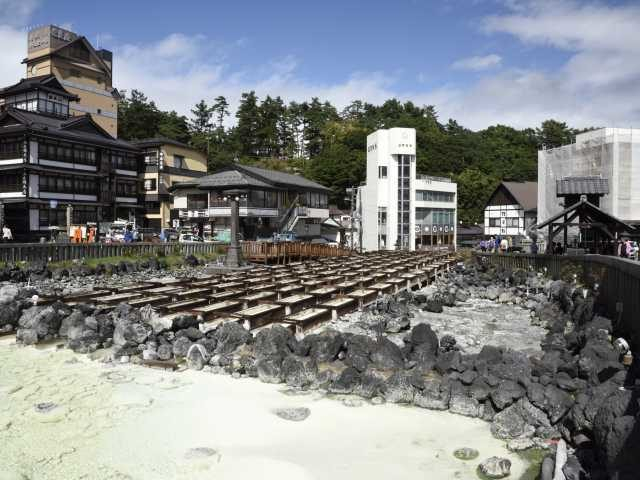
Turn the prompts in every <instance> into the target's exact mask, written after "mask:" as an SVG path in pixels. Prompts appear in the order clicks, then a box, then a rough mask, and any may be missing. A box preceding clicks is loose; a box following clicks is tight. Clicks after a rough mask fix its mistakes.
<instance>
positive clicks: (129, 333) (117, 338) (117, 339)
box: [113, 322, 186, 356]
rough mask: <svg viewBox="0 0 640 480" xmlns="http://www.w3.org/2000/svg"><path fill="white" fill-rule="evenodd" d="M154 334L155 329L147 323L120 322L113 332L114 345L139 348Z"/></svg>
mask: <svg viewBox="0 0 640 480" xmlns="http://www.w3.org/2000/svg"><path fill="white" fill-rule="evenodd" d="M152 333H153V329H152V328H151V326H150V325H148V324H146V323H138V322H136V323H126V322H118V323H117V324H116V327H115V330H114V332H113V344H114V345H116V346H118V347H132V346H137V345H140V344H142V343H144V342H145V341H146V340H147V338H149V336H150V335H151V334H152ZM185 354H186V352H185ZM183 356H184V355H183Z"/></svg>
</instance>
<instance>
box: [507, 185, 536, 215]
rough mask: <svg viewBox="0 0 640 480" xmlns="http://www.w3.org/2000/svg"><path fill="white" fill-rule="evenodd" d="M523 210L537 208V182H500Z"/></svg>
mask: <svg viewBox="0 0 640 480" xmlns="http://www.w3.org/2000/svg"><path fill="white" fill-rule="evenodd" d="M502 185H504V187H505V188H506V189H507V190H508V191H509V193H511V195H513V198H515V199H516V201H517V202H518V204H519V205H520V206H521V207H522V208H523V209H524V210H536V209H537V208H538V182H502Z"/></svg>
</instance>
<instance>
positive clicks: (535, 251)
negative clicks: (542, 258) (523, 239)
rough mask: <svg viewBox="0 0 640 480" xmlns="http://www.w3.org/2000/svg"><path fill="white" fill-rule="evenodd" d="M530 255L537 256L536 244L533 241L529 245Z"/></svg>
mask: <svg viewBox="0 0 640 480" xmlns="http://www.w3.org/2000/svg"><path fill="white" fill-rule="evenodd" d="M531 254H532V255H537V254H538V242H536V241H535V240H534V241H533V242H532V243H531Z"/></svg>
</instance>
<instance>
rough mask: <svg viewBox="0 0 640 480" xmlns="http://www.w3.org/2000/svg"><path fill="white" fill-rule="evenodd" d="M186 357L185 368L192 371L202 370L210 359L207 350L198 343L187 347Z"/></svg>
mask: <svg viewBox="0 0 640 480" xmlns="http://www.w3.org/2000/svg"><path fill="white" fill-rule="evenodd" d="M174 347H175V344H174ZM186 357H187V366H188V367H189V368H190V369H192V370H202V369H203V368H204V366H205V365H206V364H207V363H209V359H210V358H211V356H210V355H209V352H207V349H206V348H205V347H204V346H202V345H200V344H199V343H194V344H192V345H191V346H190V347H189V350H188V351H187V355H186Z"/></svg>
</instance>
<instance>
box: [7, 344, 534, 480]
mask: <svg viewBox="0 0 640 480" xmlns="http://www.w3.org/2000/svg"><path fill="white" fill-rule="evenodd" d="M282 391H283V386H279V385H268V384H263V383H260V382H259V381H257V380H252V379H246V380H234V379H232V378H230V377H227V376H218V375H211V374H209V373H204V372H193V371H187V372H180V373H171V372H164V371H158V370H152V369H149V368H143V367H138V366H133V365H116V366H115V367H114V366H107V365H105V364H102V363H100V362H96V361H91V360H89V359H88V358H87V357H85V356H81V355H75V354H73V353H71V352H69V351H64V350H55V349H54V348H52V347H50V348H47V349H36V348H32V347H25V348H22V347H17V346H15V345H12V344H10V343H9V341H8V340H3V341H0V466H1V467H0V480H8V479H11V480H17V479H20V480H24V479H29V480H44V479H46V480H57V479H60V480H81V479H82V480H89V479H91V480H93V479H100V480H101V479H108V480H125V479H132V480H134V479H135V480H137V479H189V480H194V479H195V480H197V479H225V478H233V479H243V478H253V479H260V480H264V479H278V480H287V479H295V480H309V479H318V480H321V479H322V480H323V479H339V478H345V479H346V478H349V479H359V478H362V479H367V480H374V479H389V478H398V479H400V478H431V479H437V480H448V479H462V480H464V479H473V480H475V479H476V478H477V476H476V474H475V470H476V467H477V464H478V462H480V461H481V460H483V459H485V458H487V457H490V456H493V455H500V456H505V457H508V458H510V459H511V461H512V463H513V468H512V478H518V477H519V476H520V475H522V473H523V472H524V471H525V469H526V464H525V463H524V462H523V460H522V459H520V458H519V457H518V456H517V455H515V454H511V453H510V452H508V451H507V450H506V449H505V448H504V444H503V443H502V442H500V441H498V440H495V439H493V438H492V437H491V435H490V432H489V425H488V424H486V423H484V422H482V421H480V420H475V419H468V418H465V417H460V416H456V415H452V414H448V413H441V412H433V411H428V410H423V409H419V408H406V407H400V406H396V405H381V406H373V405H370V404H367V403H366V402H361V401H359V400H358V399H354V398H351V399H350V404H351V405H352V406H345V405H344V404H343V403H341V402H340V401H336V400H330V399H327V398H324V397H323V395H321V394H319V393H309V394H306V395H299V394H296V395H283V393H282ZM47 403H49V405H47ZM43 404H44V405H43ZM37 405H40V408H37V407H36V406H37ZM353 405H355V406H353ZM301 406H304V407H307V408H309V409H310V410H311V415H310V416H309V418H308V419H306V420H305V421H303V422H288V421H285V420H282V419H280V418H278V417H277V416H276V415H274V414H273V410H274V409H276V408H283V407H285V408H286V407H301ZM463 446H468V447H474V448H476V449H478V450H479V451H480V457H479V458H478V459H477V460H476V461H471V462H464V461H460V460H457V459H456V458H454V457H453V455H452V453H453V451H454V450H455V449H456V448H459V447H463ZM194 449H195V450H194Z"/></svg>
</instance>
